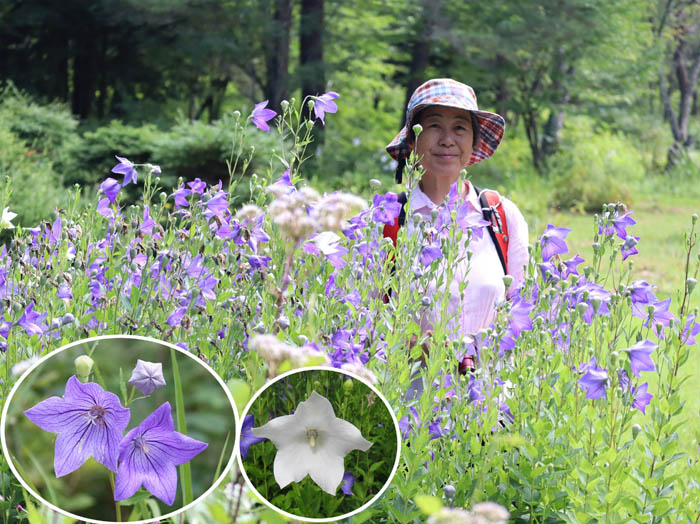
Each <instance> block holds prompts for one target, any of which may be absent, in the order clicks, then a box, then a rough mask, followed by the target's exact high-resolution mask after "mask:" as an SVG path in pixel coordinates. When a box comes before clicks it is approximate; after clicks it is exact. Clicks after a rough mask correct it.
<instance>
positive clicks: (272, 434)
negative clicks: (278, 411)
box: [251, 402, 306, 449]
mask: <svg viewBox="0 0 700 524" xmlns="http://www.w3.org/2000/svg"><path fill="white" fill-rule="evenodd" d="M302 404H303V402H302ZM300 405H301V404H300ZM298 412H299V411H298V410H297V411H296V413H298ZM296 413H295V414H294V415H284V416H281V417H277V418H273V419H272V420H270V421H269V422H268V423H267V424H263V425H262V426H260V427H259V428H253V429H251V431H252V432H253V435H255V436H256V437H260V438H266V439H269V440H271V441H272V443H273V444H274V445H275V447H276V448H277V449H282V448H284V447H285V446H287V445H288V444H289V443H290V442H294V441H296V440H301V439H305V438H306V429H305V428H303V427H302V425H301V424H300V422H299V419H296V418H295V417H296Z"/></svg>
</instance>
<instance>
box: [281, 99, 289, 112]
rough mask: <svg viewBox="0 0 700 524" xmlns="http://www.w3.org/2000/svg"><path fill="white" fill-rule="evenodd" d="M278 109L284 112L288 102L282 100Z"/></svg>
mask: <svg viewBox="0 0 700 524" xmlns="http://www.w3.org/2000/svg"><path fill="white" fill-rule="evenodd" d="M280 107H281V108H282V111H286V110H287V108H288V107H289V101H287V100H282V101H281V102H280Z"/></svg>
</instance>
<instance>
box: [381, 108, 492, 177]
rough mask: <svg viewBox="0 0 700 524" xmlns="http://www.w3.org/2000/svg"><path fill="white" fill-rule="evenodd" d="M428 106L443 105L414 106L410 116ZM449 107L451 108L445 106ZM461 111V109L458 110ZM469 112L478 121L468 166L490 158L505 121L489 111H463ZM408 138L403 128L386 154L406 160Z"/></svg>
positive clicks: (387, 147)
mask: <svg viewBox="0 0 700 524" xmlns="http://www.w3.org/2000/svg"><path fill="white" fill-rule="evenodd" d="M430 105H443V104H421V105H418V106H416V107H415V108H414V109H413V111H412V115H416V114H418V112H419V111H420V110H421V109H423V108H425V107H428V106H430ZM447 107H451V106H447ZM460 109H462V108H460ZM464 110H465V111H469V112H470V113H471V114H472V115H474V116H476V117H477V118H478V119H479V139H478V140H477V141H476V144H475V145H474V148H473V149H472V154H471V156H470V157H469V162H468V163H467V165H468V166H470V165H472V164H476V163H478V162H481V161H482V160H486V159H487V158H489V157H491V156H492V155H493V154H494V153H495V152H496V149H497V148H498V146H499V145H500V143H501V140H503V134H504V133H505V130H506V122H505V119H504V118H503V117H502V116H501V115H499V114H496V113H490V112H489V111H479V110H473V109H464ZM407 136H408V127H407V126H404V127H403V128H401V131H399V133H398V134H397V135H396V136H395V137H394V139H393V140H392V141H391V142H390V143H389V145H387V146H386V152H387V153H389V155H390V156H391V157H392V158H393V159H394V160H397V161H398V160H401V159H406V158H408V157H409V155H410V154H411V148H410V146H409V145H408V141H407V140H406V138H407Z"/></svg>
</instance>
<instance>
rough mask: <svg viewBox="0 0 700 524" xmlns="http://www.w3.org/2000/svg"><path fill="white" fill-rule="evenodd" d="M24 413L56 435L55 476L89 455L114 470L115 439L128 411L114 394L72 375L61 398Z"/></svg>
mask: <svg viewBox="0 0 700 524" xmlns="http://www.w3.org/2000/svg"><path fill="white" fill-rule="evenodd" d="M24 414H25V415H26V416H27V418H28V419H29V420H31V421H32V422H34V424H36V425H37V426H39V427H40V428H41V429H43V430H44V431H48V432H50V433H57V434H58V436H57V437H56V448H55V452H54V460H53V467H54V470H55V472H56V477H57V478H58V477H62V476H64V475H67V474H68V473H72V472H73V471H75V470H76V469H78V468H79V467H80V466H82V465H83V463H84V462H85V461H86V460H87V459H89V458H90V457H93V458H94V459H95V460H96V461H97V462H99V463H100V464H102V465H103V466H105V467H107V468H108V469H110V470H111V471H117V456H118V453H119V441H120V440H121V437H122V432H123V431H124V429H126V426H127V425H128V424H129V417H130V415H131V412H130V411H129V410H128V409H127V408H124V407H122V405H121V404H120V403H119V397H117V396H116V395H115V394H114V393H109V392H107V391H105V390H104V389H102V388H101V387H100V386H99V385H98V384H95V383H94V382H88V383H87V384H82V383H81V382H80V381H79V380H78V379H77V378H76V377H75V376H72V377H70V378H69V379H68V382H66V389H65V393H64V394H63V397H50V398H47V399H46V400H42V401H41V402H39V403H38V404H37V405H36V406H34V407H33V408H30V409H28V410H27V411H25V412H24Z"/></svg>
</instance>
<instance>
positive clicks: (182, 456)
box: [143, 430, 208, 491]
mask: <svg viewBox="0 0 700 524" xmlns="http://www.w3.org/2000/svg"><path fill="white" fill-rule="evenodd" d="M143 437H144V438H145V439H146V440H147V441H148V442H149V447H150V454H151V457H152V458H153V457H157V459H158V460H161V458H162V461H163V462H172V463H173V464H174V465H176V466H179V465H180V464H184V463H185V462H189V461H190V460H192V459H193V458H194V457H196V456H197V455H199V454H200V453H201V452H202V451H204V450H205V449H206V448H207V446H208V444H207V443H206V442H202V441H200V440H197V439H193V438H191V437H188V436H187V435H183V434H182V433H178V432H176V431H161V430H158V431H156V430H148V431H145V432H144V433H143ZM161 455H162V457H161ZM154 460H155V459H154ZM149 491H150V490H149Z"/></svg>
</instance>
